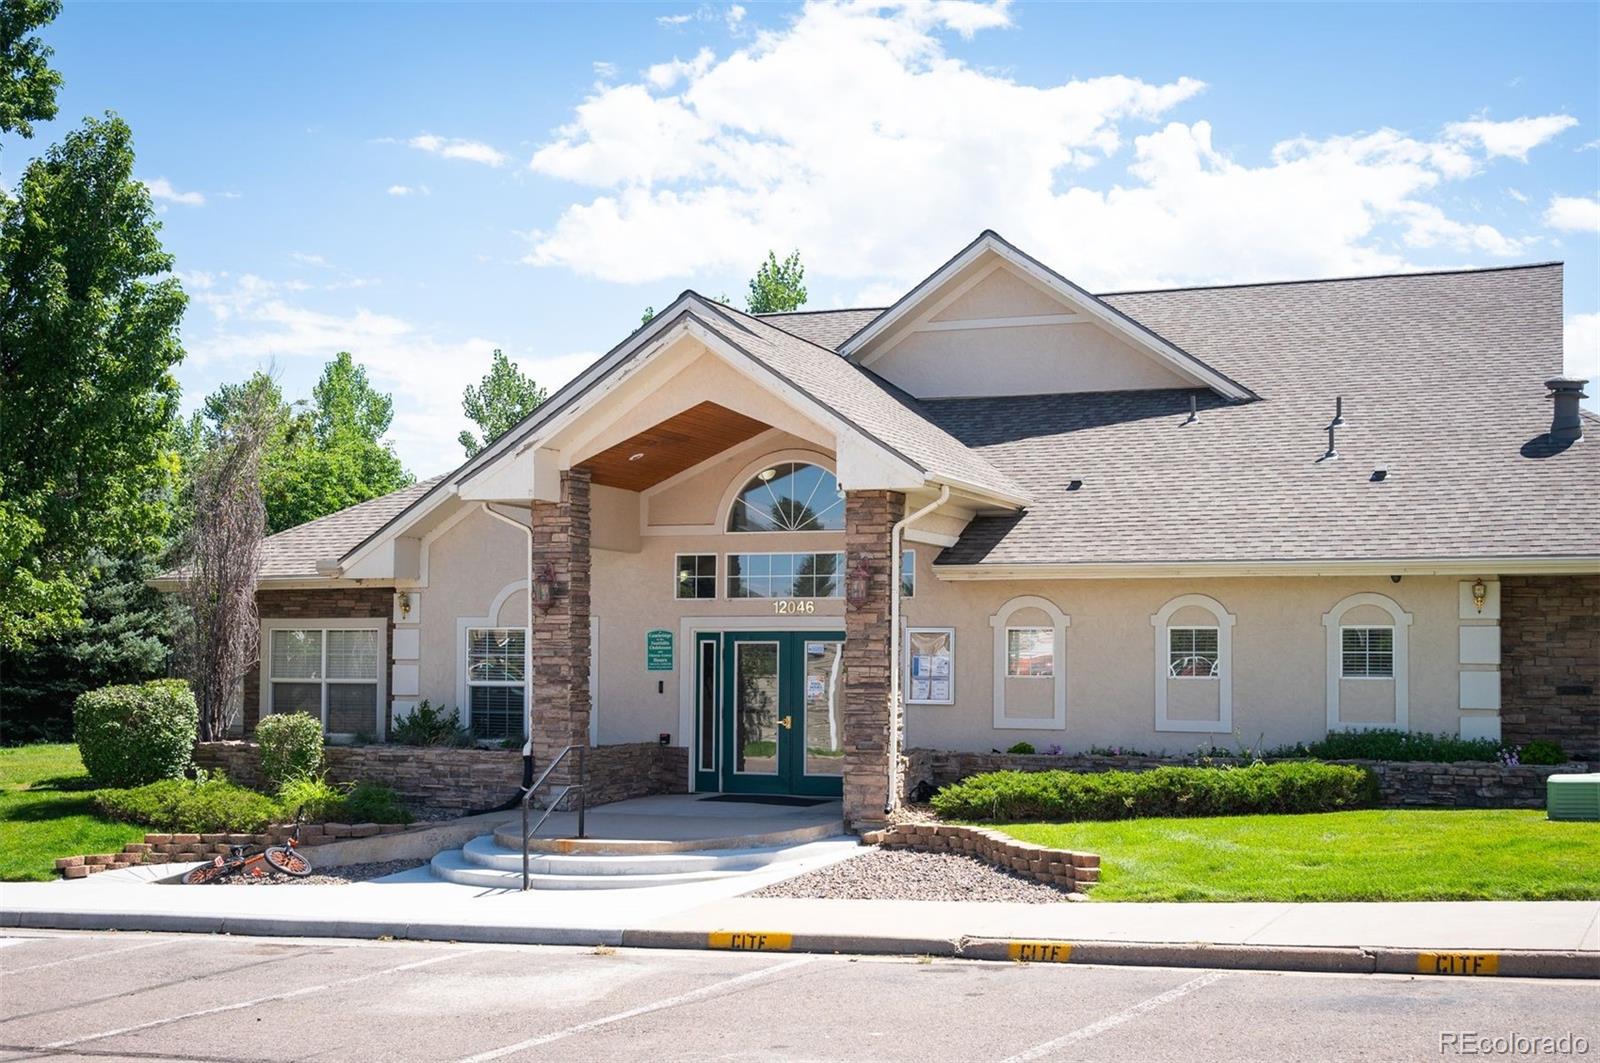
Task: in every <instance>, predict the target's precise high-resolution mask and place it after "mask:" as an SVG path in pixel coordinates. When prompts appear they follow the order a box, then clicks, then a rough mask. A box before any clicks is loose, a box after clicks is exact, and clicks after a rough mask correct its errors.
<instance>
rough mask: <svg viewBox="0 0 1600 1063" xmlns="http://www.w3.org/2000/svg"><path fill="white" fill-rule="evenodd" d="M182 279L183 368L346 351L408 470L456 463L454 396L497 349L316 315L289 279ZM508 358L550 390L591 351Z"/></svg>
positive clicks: (313, 361) (379, 317) (472, 340)
mask: <svg viewBox="0 0 1600 1063" xmlns="http://www.w3.org/2000/svg"><path fill="white" fill-rule="evenodd" d="M182 280H183V282H184V286H185V289H186V290H187V291H188V292H189V295H190V298H191V300H192V303H193V305H194V307H195V308H196V311H198V312H191V314H190V315H189V316H188V317H187V318H186V319H185V321H184V342H185V347H186V349H187V350H188V355H189V357H188V359H187V362H188V363H190V364H192V365H193V366H194V367H195V368H199V369H204V368H207V367H213V368H214V367H219V366H225V367H228V368H229V369H230V370H237V371H238V372H239V373H240V374H241V375H242V374H243V373H245V372H248V371H250V370H251V369H253V368H254V367H255V366H258V365H264V364H267V363H269V362H272V363H276V364H277V365H278V366H280V367H287V366H289V365H291V364H293V363H295V362H309V363H310V366H311V367H314V368H315V369H316V370H320V367H321V366H322V364H323V363H325V362H327V361H328V360H329V359H331V358H332V357H333V356H334V354H335V353H337V352H338V351H349V352H351V354H352V355H354V356H355V359H356V361H358V362H360V363H361V364H362V365H364V366H366V367H367V372H368V374H369V375H370V377H371V379H372V382H373V384H374V386H377V387H379V388H381V389H383V390H385V391H389V392H392V393H393V394H394V396H395V419H394V424H393V426H392V427H391V429H390V437H391V439H392V441H393V442H394V444H395V450H396V452H397V453H398V454H399V455H400V457H401V458H402V459H403V460H404V461H405V463H406V466H407V468H409V469H411V471H412V472H414V473H416V474H417V475H419V476H429V475H432V474H434V473H439V472H444V471H446V470H447V469H451V468H453V467H455V466H456V465H457V464H459V463H460V461H461V459H462V453H461V447H460V445H459V444H458V443H457V442H456V435H457V433H459V432H460V431H461V429H463V428H466V427H469V424H468V422H467V420H466V418H465V417H464V416H463V415H462V412H461V392H462V390H463V389H464V388H466V386H467V385H468V384H475V383H477V382H478V380H479V379H480V378H481V377H482V376H483V374H484V373H486V372H488V371H489V359H490V352H491V351H493V350H494V348H495V347H498V346H503V344H502V343H500V342H498V341H496V340H493V339H488V338H483V337H477V336H473V337H466V338H459V337H451V336H445V335H441V334H439V333H438V332H436V331H434V330H430V329H427V328H424V327H421V326H419V325H417V324H415V323H413V322H411V321H407V320H405V319H404V318H400V317H397V316H394V315H392V314H384V313H378V312H374V311H371V310H368V309H364V308H355V309H353V310H346V311H340V312H329V311H326V310H320V309H315V308H312V307H310V306H307V305H305V304H304V303H303V302H301V301H300V297H301V296H300V293H302V292H305V291H306V289H307V286H306V285H304V284H300V283H296V282H287V283H285V282H278V281H271V280H267V279H265V278H262V277H259V276H255V275H252V274H241V275H231V274H227V273H215V274H206V273H185V274H183V275H182ZM350 286H351V285H348V284H344V283H336V284H335V285H333V286H331V287H350ZM512 356H513V358H515V359H516V360H517V361H518V362H519V363H520V364H521V366H522V368H523V370H524V371H526V372H528V373H531V374H532V375H533V377H534V379H536V380H538V381H539V383H540V384H541V385H543V386H545V387H547V388H550V389H551V390H554V389H555V388H556V387H558V386H560V385H561V384H564V383H566V382H567V381H568V380H570V379H571V378H572V377H573V376H576V375H577V373H578V372H579V371H580V370H582V369H583V368H584V367H585V366H587V365H588V364H589V363H591V362H592V361H593V360H594V359H595V357H597V355H596V354H594V353H591V352H581V353H574V354H569V355H563V356H557V357H550V358H544V359H536V358H529V357H518V356H517V355H516V354H515V353H514V352H513V353H512Z"/></svg>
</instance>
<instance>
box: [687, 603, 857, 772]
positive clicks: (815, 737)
mask: <svg viewBox="0 0 1600 1063" xmlns="http://www.w3.org/2000/svg"><path fill="white" fill-rule="evenodd" d="M695 692H696V700H697V704H696V706H695V708H696V713H695V715H696V721H697V723H696V729H697V734H696V736H695V788H696V789H697V790H699V791H702V792H705V791H713V790H720V791H722V792H724V793H746V794H798V795H805V796H815V797H837V796H839V795H840V794H841V793H843V790H844V785H843V773H844V633H843V632H813V631H726V632H716V633H712V632H705V633H701V634H700V635H698V636H697V637H696V639H695Z"/></svg>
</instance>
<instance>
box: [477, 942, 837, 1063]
mask: <svg viewBox="0 0 1600 1063" xmlns="http://www.w3.org/2000/svg"><path fill="white" fill-rule="evenodd" d="M815 959H816V957H815V956H798V957H796V958H794V959H792V960H785V961H783V962H782V963H775V964H773V965H772V966H770V967H763V968H761V969H760V970H759V971H746V972H745V973H744V974H741V975H735V976H734V977H732V978H724V979H723V980H722V981H720V982H712V983H711V984H710V985H705V986H701V987H700V988H699V989H691V990H689V991H688V992H687V993H679V994H677V995H676V996H671V997H664V998H663V999H661V1000H657V1001H653V1002H652V1003H649V1004H641V1005H639V1006H638V1007H636V1008H629V1009H628V1010H627V1011H619V1012H617V1013H616V1014H615V1015H606V1016H602V1017H601V1018H598V1019H591V1020H589V1021H588V1022H580V1023H579V1024H578V1025H576V1026H568V1027H567V1028H566V1029H564V1030H555V1031H553V1032H551V1033H547V1034H541V1035H540V1036H538V1037H530V1038H528V1039H527V1040H526V1041H518V1042H517V1043H516V1044H514V1045H506V1046H505V1047H503V1048H494V1049H490V1050H489V1051H487V1052H480V1053H478V1054H477V1055H475V1056H467V1057H466V1058H465V1059H462V1060H460V1061H459V1063H487V1061H488V1060H491V1059H501V1058H503V1057H505V1056H509V1055H513V1054H515V1053H517V1052H526V1051H527V1050H528V1049H530V1048H538V1047H539V1046H540V1045H547V1044H549V1043H550V1042H552V1041H559V1040H561V1039H563V1038H566V1037H573V1036H575V1035H577V1034H581V1033H588V1032H589V1031H590V1030H596V1029H599V1028H600V1027H602V1026H610V1025H611V1024H612V1023H616V1022H623V1021H625V1020H627V1019H632V1018H636V1017H638V1016H640V1015H648V1014H650V1013H651V1012H654V1011H664V1010H665V1009H667V1008H675V1007H677V1006H678V1005H680V1004H692V1003H694V1002H696V1001H699V1000H705V999H706V998H708V997H714V996H717V995H719V994H721V993H722V992H724V991H726V990H730V989H732V988H733V987H735V986H738V985H742V984H744V983H746V982H754V981H757V980H759V979H762V978H765V977H767V976H768V975H773V974H779V973H781V972H783V971H787V970H789V969H791V968H794V967H800V966H803V965H805V964H808V963H810V962H812V961H813V960H815Z"/></svg>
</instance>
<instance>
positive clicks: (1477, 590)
mask: <svg viewBox="0 0 1600 1063" xmlns="http://www.w3.org/2000/svg"><path fill="white" fill-rule="evenodd" d="M1488 600H1489V588H1488V586H1487V585H1485V584H1484V582H1483V579H1482V578H1481V577H1480V578H1478V579H1475V580H1473V581H1472V607H1473V608H1474V609H1476V610H1477V611H1478V612H1480V613H1481V612H1483V603H1484V602H1486V601H1488Z"/></svg>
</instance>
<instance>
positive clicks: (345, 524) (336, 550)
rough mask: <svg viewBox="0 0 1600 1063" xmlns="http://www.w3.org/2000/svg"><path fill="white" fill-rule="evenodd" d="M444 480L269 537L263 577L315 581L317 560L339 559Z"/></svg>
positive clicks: (418, 484)
mask: <svg viewBox="0 0 1600 1063" xmlns="http://www.w3.org/2000/svg"><path fill="white" fill-rule="evenodd" d="M443 479H444V477H443V476H435V477H432V478H431V479H427V480H418V481H417V482H416V483H414V484H412V485H411V486H410V487H403V488H401V489H400V490H398V491H395V492H393V493H391V494H387V495H383V496H381V497H379V498H374V499H372V500H371V501H368V502H362V503H359V504H358V505H354V506H351V507H350V508H348V509H341V510H340V511H339V512H337V513H330V514H328V515H327V516H326V517H319V518H317V519H316V520H313V521H310V522H308V523H305V524H301V525H299V526H297V527H293V528H289V529H287V530H285V531H281V532H279V533H278V534H276V535H269V536H267V538H266V539H264V540H262V543H261V578H262V579H314V578H316V576H317V562H318V561H321V560H323V559H325V558H336V557H339V556H340V555H341V554H343V553H344V552H345V551H346V550H349V549H350V548H351V547H353V546H355V545H356V544H357V543H359V542H360V541H361V540H363V539H365V538H366V537H367V536H368V535H371V534H372V533H373V532H375V531H377V530H378V529H379V528H381V527H383V526H384V525H385V524H387V523H389V520H390V518H392V517H394V516H395V515H397V514H398V513H399V512H400V511H401V510H403V509H405V508H406V507H407V506H409V505H410V504H411V503H412V502H414V501H416V500H417V499H419V498H421V497H422V496H423V495H424V494H426V493H427V491H428V489H429V488H431V487H433V485H434V484H436V483H438V482H439V481H440V480H443Z"/></svg>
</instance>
